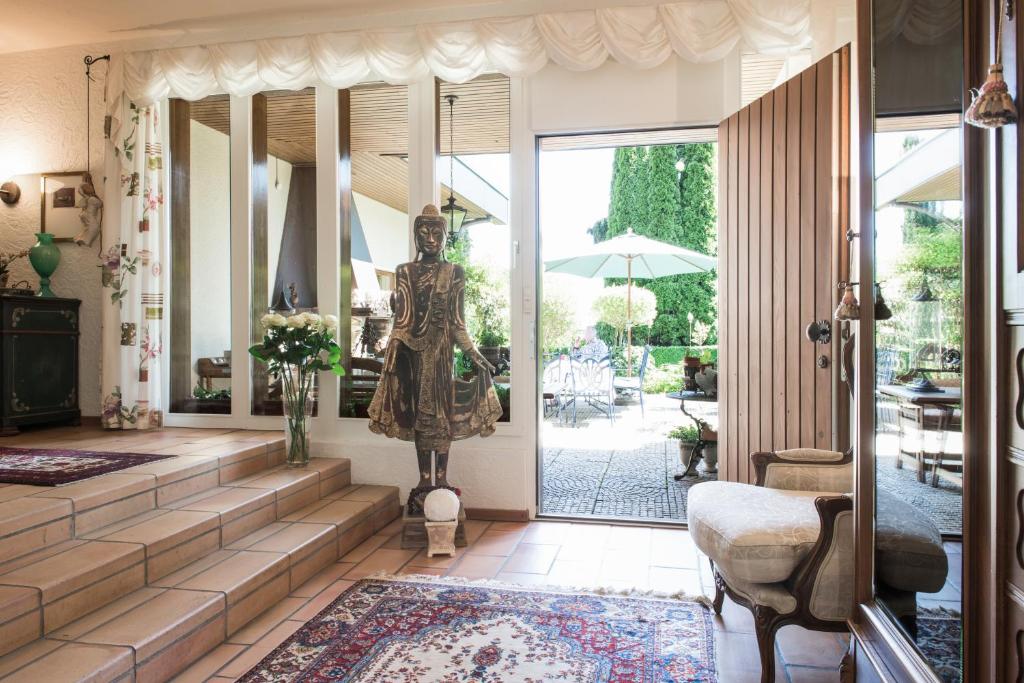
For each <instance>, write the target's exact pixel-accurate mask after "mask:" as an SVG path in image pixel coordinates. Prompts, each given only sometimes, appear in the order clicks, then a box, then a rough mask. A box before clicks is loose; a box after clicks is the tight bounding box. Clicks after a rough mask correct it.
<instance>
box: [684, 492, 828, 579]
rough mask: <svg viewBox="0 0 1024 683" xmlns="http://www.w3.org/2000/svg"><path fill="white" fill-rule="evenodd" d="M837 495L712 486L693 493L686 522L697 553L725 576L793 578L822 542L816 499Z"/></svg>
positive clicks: (736, 577)
mask: <svg viewBox="0 0 1024 683" xmlns="http://www.w3.org/2000/svg"><path fill="white" fill-rule="evenodd" d="M822 495H838V494H828V493H821V492H817V491H786V490H781V489H769V488H764V487H761V486H751V485H750V484H737V483H733V482H726V481H709V482H705V483H703V484H698V485H696V486H694V487H693V488H691V489H690V493H689V499H688V501H687V521H688V523H689V526H690V533H691V535H692V536H693V540H694V543H696V544H697V547H698V548H700V549H701V551H702V552H703V553H704V554H706V555H707V556H708V557H710V558H711V559H712V561H714V563H715V564H716V565H718V566H719V567H720V568H721V569H722V570H723V571H724V574H725V575H727V576H729V577H732V578H735V579H738V580H740V581H746V582H750V583H776V582H779V581H785V580H786V579H788V578H789V577H790V575H792V573H793V571H794V570H795V569H796V568H797V566H798V565H799V564H800V562H802V561H803V559H804V558H805V557H807V555H808V553H810V551H811V549H812V548H813V547H814V544H815V542H816V541H817V540H818V534H819V533H820V529H821V523H820V521H819V519H818V510H817V508H815V507H814V499H815V498H817V497H818V496H822Z"/></svg>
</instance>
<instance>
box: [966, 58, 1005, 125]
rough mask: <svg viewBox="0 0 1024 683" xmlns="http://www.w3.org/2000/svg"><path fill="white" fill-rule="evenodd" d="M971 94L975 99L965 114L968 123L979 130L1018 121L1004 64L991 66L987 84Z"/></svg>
mask: <svg viewBox="0 0 1024 683" xmlns="http://www.w3.org/2000/svg"><path fill="white" fill-rule="evenodd" d="M971 92H972V93H973V95H974V97H973V98H972V99H971V106H969V107H968V108H967V111H966V112H965V113H964V120H965V121H967V123H969V124H971V125H973V126H978V127H979V128H999V127H1000V126H1005V125H1006V124H1008V123H1014V122H1015V121H1016V120H1017V108H1016V107H1015V106H1014V105H1013V98H1012V97H1010V89H1009V88H1008V87H1007V85H1006V81H1004V80H1003V65H1002V64H993V65H992V66H990V67H989V68H988V78H987V79H986V80H985V84H984V85H982V86H981V88H979V89H978V90H972V91H971Z"/></svg>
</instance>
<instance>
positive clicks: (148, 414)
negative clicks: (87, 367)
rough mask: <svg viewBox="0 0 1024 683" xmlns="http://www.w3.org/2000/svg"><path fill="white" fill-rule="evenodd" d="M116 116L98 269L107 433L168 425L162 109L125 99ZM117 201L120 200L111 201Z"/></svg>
mask: <svg viewBox="0 0 1024 683" xmlns="http://www.w3.org/2000/svg"><path fill="white" fill-rule="evenodd" d="M117 99H118V100H120V101H119V102H117V103H116V104H117V106H116V107H115V108H114V111H113V112H112V116H111V119H112V120H111V126H110V135H109V140H108V144H107V165H106V170H107V178H106V186H105V187H106V195H105V196H106V197H107V199H106V208H107V210H106V211H105V213H104V216H103V219H104V225H103V247H102V250H101V263H100V269H101V274H102V283H103V291H104V295H105V296H104V300H105V301H104V303H105V307H104V311H103V415H102V418H101V420H102V424H103V427H104V428H106V429H150V428H152V427H159V426H161V424H162V423H163V406H162V404H161V397H162V394H163V390H162V385H161V379H162V378H161V376H160V375H161V373H160V356H161V352H162V347H161V339H162V327H163V324H164V273H163V268H162V266H161V260H162V249H161V242H162V240H163V239H164V229H165V221H164V212H163V204H164V164H163V142H162V140H161V128H160V106H159V104H152V105H150V106H148V107H145V108H140V107H137V106H136V105H135V104H134V103H132V102H130V101H128V100H127V99H126V98H124V97H118V98H117ZM113 198H116V199H113Z"/></svg>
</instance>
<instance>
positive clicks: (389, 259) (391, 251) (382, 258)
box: [352, 192, 409, 271]
mask: <svg viewBox="0 0 1024 683" xmlns="http://www.w3.org/2000/svg"><path fill="white" fill-rule="evenodd" d="M352 200H353V201H354V202H355V203H356V209H358V210H359V220H360V221H361V222H362V224H363V233H364V234H365V235H366V244H367V246H368V247H369V248H370V257H371V258H372V259H373V265H374V267H376V268H378V269H380V270H391V271H393V270H394V269H395V268H396V267H398V264H399V263H405V262H406V261H408V260H409V216H408V215H407V214H404V213H402V212H401V211H397V210H395V209H392V208H391V207H390V206H388V205H387V204H382V203H381V202H378V201H377V200H376V199H371V198H369V197H367V196H365V195H361V194H359V193H358V192H353V193H352Z"/></svg>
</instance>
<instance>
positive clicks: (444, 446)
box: [369, 204, 502, 515]
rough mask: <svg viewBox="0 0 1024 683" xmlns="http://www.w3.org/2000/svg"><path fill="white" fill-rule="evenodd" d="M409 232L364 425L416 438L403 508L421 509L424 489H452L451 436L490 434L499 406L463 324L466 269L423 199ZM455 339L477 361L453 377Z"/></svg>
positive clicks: (438, 217)
mask: <svg viewBox="0 0 1024 683" xmlns="http://www.w3.org/2000/svg"><path fill="white" fill-rule="evenodd" d="M413 232H414V237H415V239H416V251H417V256H416V260H414V261H412V262H411V263H403V264H402V265H400V266H398V268H397V270H396V273H395V279H396V282H397V285H396V291H395V294H394V298H393V302H392V310H393V311H394V327H393V329H392V331H391V335H390V338H389V339H388V344H387V348H386V349H385V352H384V368H383V371H382V374H381V377H380V383H379V384H378V385H377V390H376V392H375V393H374V396H373V401H372V402H371V403H370V409H369V414H370V431H372V432H374V433H377V434H384V435H385V436H388V437H392V438H398V439H402V440H404V441H413V442H414V443H415V444H416V459H417V462H418V465H419V484H418V485H417V486H416V487H415V488H414V489H413V490H412V491H411V492H410V494H409V500H408V503H407V505H406V511H407V514H409V515H422V514H423V500H424V498H425V497H426V495H427V494H428V493H430V492H431V491H432V490H434V489H437V488H447V489H451V490H455V489H454V487H453V486H452V485H451V484H450V483H449V482H448V454H449V450H450V447H451V442H452V441H455V440H459V439H465V438H468V437H471V436H474V435H477V434H479V435H480V436H489V435H490V434H493V433H494V424H495V422H497V420H498V418H499V417H501V415H502V408H501V404H500V403H499V402H498V396H497V394H496V393H495V391H494V386H493V384H492V382H491V372H493V371H494V368H493V367H492V366H491V364H490V363H489V362H488V361H487V359H485V358H484V357H483V356H482V355H481V354H480V352H479V351H478V350H477V348H476V346H475V345H474V344H473V341H472V339H471V338H470V336H469V333H468V331H467V330H466V322H465V315H464V312H463V310H464V302H463V298H464V293H465V273H464V272H463V269H462V267H461V266H458V265H455V264H453V263H449V262H447V261H445V259H444V255H443V254H444V247H445V242H446V240H447V236H448V224H447V221H446V220H445V219H444V217H443V216H441V215H440V214H439V212H438V210H437V207H435V206H433V205H432V204H428V205H427V206H426V207H424V208H423V214H422V215H420V216H417V217H416V220H415V222H414V224H413ZM456 345H457V346H458V347H459V348H460V349H462V352H463V353H464V354H466V356H467V357H469V358H470V359H471V360H472V362H473V364H474V365H476V366H477V368H478V372H477V374H476V377H475V378H473V379H471V380H462V379H458V378H456V377H455V366H454V356H455V354H454V347H455V346H456ZM432 460H433V462H432ZM432 470H433V475H434V476H433V477H432V476H431V474H432Z"/></svg>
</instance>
